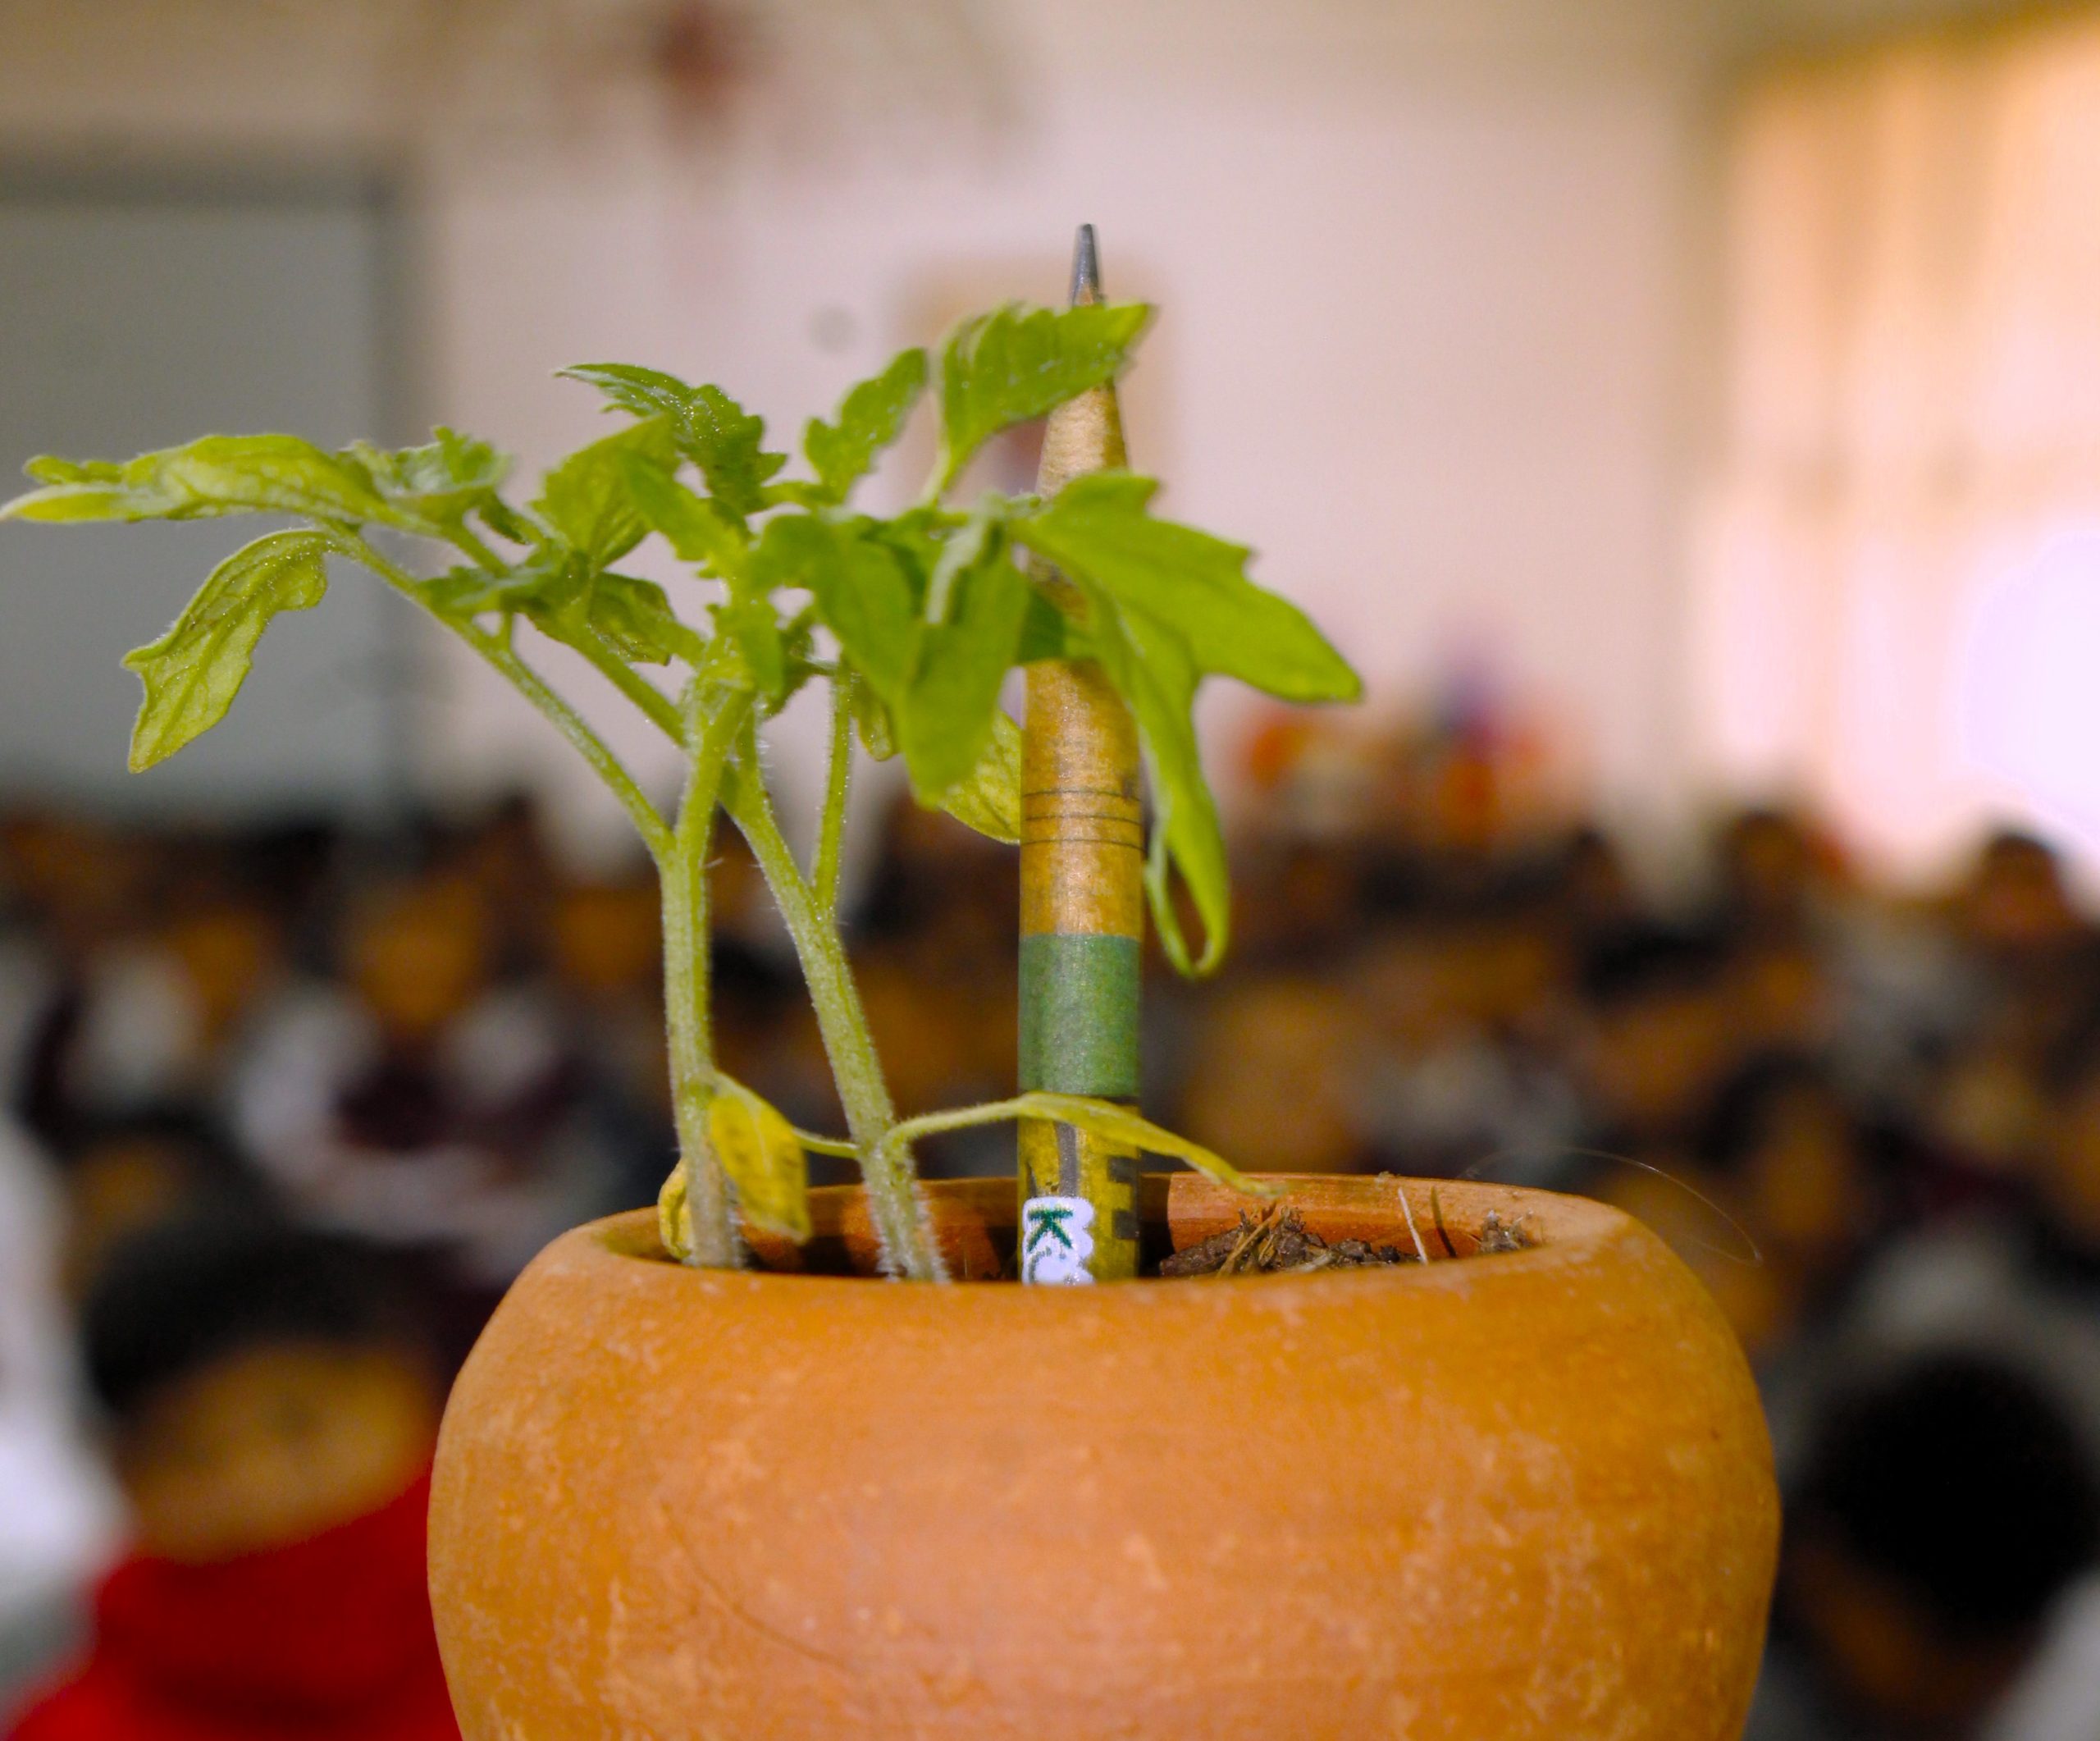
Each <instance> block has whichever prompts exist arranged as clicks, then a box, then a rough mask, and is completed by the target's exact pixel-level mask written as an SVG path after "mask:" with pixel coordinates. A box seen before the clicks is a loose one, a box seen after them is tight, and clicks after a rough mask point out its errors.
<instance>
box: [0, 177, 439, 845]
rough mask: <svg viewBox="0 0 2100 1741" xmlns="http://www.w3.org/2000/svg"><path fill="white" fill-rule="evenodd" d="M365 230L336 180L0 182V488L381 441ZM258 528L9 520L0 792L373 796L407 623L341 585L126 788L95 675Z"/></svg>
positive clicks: (380, 237)
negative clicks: (202, 459) (207, 437)
mask: <svg viewBox="0 0 2100 1741" xmlns="http://www.w3.org/2000/svg"><path fill="white" fill-rule="evenodd" d="M390 222H391V219H390V214H389V208H388V205H387V203H386V200H385V199H383V198H382V197H381V195H380V194H379V192H378V190H376V189H374V188H373V187H372V186H371V185H368V184H367V183H365V182H363V181H362V180H357V179H354V178H349V177H332V176H324V175H317V176H313V177H311V178H301V179H295V180H287V181H277V180H266V181H263V182H259V183H258V182H254V181H251V180H242V179H240V178H239V177H231V178H230V177H228V176H223V175H217V174H212V175H204V174H202V173H201V172H200V174H199V176H198V177H197V178H195V179H194V180H193V179H189V178H187V177H182V176H177V177H175V178H173V179H170V178H168V177H166V176H162V175H161V174H160V173H159V172H156V173H155V174H154V175H153V176H142V177H139V178H130V177H127V176H123V175H120V174H116V173H115V172H112V173H110V174H107V175H105V174H103V173H100V172H97V173H94V174H92V175H86V176H74V175H71V174H67V173H44V172H40V171H38V172H28V173H25V174H24V175H22V176H19V177H15V178H11V179H7V180H0V471H4V473H5V477H4V478H0V491H4V493H5V494H7V495H11V494H13V493H14V488H15V485H14V482H12V480H14V479H16V478H18V477H19V475H20V468H21V464H22V462H23V461H24V460H25V459H29V458H30V456H31V455H34V454H39V453H57V454H62V455H66V456H67V457H69V458H80V457H93V458H104V459H107V458H118V459H121V458H128V457H129V456H130V455H132V454H134V453H137V452H139V451H141V450H144V449H146V448H149V447H162V446H171V445H172V444H175V443H176V442H180V441H189V439H191V438H192V437H193V436H199V435H204V434H232V433H242V432H251V431H263V430H272V431H282V432H287V433H290V434H295V435H303V436H308V438H309V439H312V440H313V441H319V442H322V444H324V445H326V446H336V445H339V444H340V443H343V442H346V441H350V440H351V439H353V438H354V437H356V436H377V435H383V434H384V433H386V425H387V423H389V421H390V417H389V413H390V409H391V408H390V406H389V405H388V404H386V391H385V388H386V384H387V370H388V361H387V359H386V355H385V346H386V342H387V339H388V337H389V330H388V329H389V315H390V308H389V307H388V303H389V300H390V296H391V294H392V286H391V283H390V271H389V268H388V262H389V260H390V234H389V230H390ZM279 523H281V522H276V521H274V520H270V521H258V520H257V519H250V518H247V517H241V518H237V519H228V520H216V521H214V520H203V521H198V522H195V523H190V524H188V525H183V526H174V527H156V528H149V529H147V530H144V531H141V530H139V529H136V528H130V527H121V526H115V527H89V528H71V527H68V528H45V527H34V526H10V527H8V528H7V537H6V538H5V539H4V540H0V610H4V612H5V618H4V620H5V622H6V624H7V633H5V634H4V635H0V788H4V789H5V791H6V792H7V793H8V794H9V795H16V794H20V793H25V792H29V793H37V794H39V795H42V796H49V797H62V798H66V799H68V800H73V799H76V798H78V797H81V796H83V795H86V796H89V797H92V798H93V799H94V800H95V801H97V802H101V803H104V804H107V805H109V806H111V807H116V806H121V807H125V808H126V809H129V810H133V811H140V810H146V811H155V812H156V813H158V814H162V815H166V814H168V813H170V812H185V813H191V814H194V813H196V812H198V811H205V812H211V813H216V814H218V815H220V816H225V815H226V814H228V813H231V812H243V811H244V812H248V813H249V814H253V813H254V812H256V811H267V810H269V809H272V808H281V807H285V806H287V805H288V804H301V805H306V806H320V805H329V804H335V805H349V806H353V807H357V806H363V807H371V806H372V805H374V804H376V803H377V802H380V801H381V800H382V799H383V798H384V797H386V795H387V790H388V788H389V787H390V784H391V783H392V781H393V780H394V779H395V775H396V773H397V764H398V763H399V761H401V760H402V757H403V756H404V753H405V746H404V744H403V743H401V742H400V741H399V735H400V729H399V724H398V722H397V721H396V720H395V719H394V718H393V717H392V715H395V714H398V712H399V710H398V709H395V710H390V709H389V708H388V707H387V706H386V695H387V692H388V690H389V688H390V686H392V685H393V684H394V683H395V681H396V680H397V679H398V677H399V673H400V669H401V663H402V651H403V645H404V643H403V642H402V640H401V634H402V632H403V631H402V629H401V627H400V625H401V624H402V623H403V622H404V621H405V620H406V618H405V614H404V613H401V612H399V609H398V606H396V605H395V603H394V601H390V600H388V599H385V598H383V597H382V596H381V593H380V590H379V589H378V588H377V587H371V586H365V585H345V586H338V587H335V588H334V589H333V590H332V591H331V593H330V595H329V596H328V597H327V598H326V599H325V600H323V601H322V604H321V605H319V607H318V608H317V609H315V610H312V611H308V612H301V613H299V614H298V615H292V616H288V617H286V618H285V619H284V620H282V621H281V622H279V623H278V624H275V625H274V626H273V627H272V628H271V630H270V642H271V645H270V647H268V648H267V651H266V652H265V654H264V656H263V657H262V658H261V659H259V660H258V661H257V663H256V669H255V672H254V675H253V679H252V681H251V682H250V683H249V684H248V685H247V686H246V688H245V689H244V692H243V694H242V696H241V699H240V706H237V707H235V709H234V710H233V711H232V713H231V715H229V716H228V718H227V720H226V724H224V725H223V726H222V727H221V728H220V729H217V730H215V731H213V732H212V733H210V734H209V735H208V737H206V738H203V740H202V741H200V742H199V743H197V744H195V745H194V746H192V747H190V748H189V749H188V750H186V751H185V752H184V753H183V754H182V755H180V756H178V757H176V759H175V760H174V761H171V762H169V763H168V764H167V765H166V766H165V767H162V768H159V769H157V770H154V772H153V775H152V776H151V777H150V778H148V779H140V780H130V779H127V778H126V775H125V772H124V765H125V756H124V747H125V743H126V740H127V738H128V737H129V735H130V722H131V715H132V713H133V711H134V710H135V708H136V707H137V706H138V700H139V684H138V680H137V679H135V678H134V677H133V676H132V675H131V674H130V673H129V672H128V671H126V670H125V669H123V668H122V666H121V665H120V664H119V660H121V658H122V657H123V656H124V654H125V653H126V651H129V650H130V648H132V647H138V646H140V645H141V644H143V643H144V642H148V641H151V640H152V639H153V637H155V636H156V635H158V634H159V633H161V631H162V629H163V628H166V627H167V624H169V623H170V622H171V620H173V619H174V617H175V616H176V613H177V612H178V611H179V610H180V609H181V608H182V605H183V603H184V602H185V601H186V600H187V599H188V598H189V595H190V593H191V592H193V591H194V589H195V588H196V587H197V586H198V585H199V583H200V582H202V581H203V578H204V576H205V575H206V574H207V573H209V572H210V570H211V569H212V565H213V564H215V563H216V562H217V561H218V560H220V559H221V557H223V556H225V555H227V554H228V553H230V552H231V551H233V550H235V549H236V548H237V547H238V546H240V545H242V544H244V543H246V542H247V541H249V539H251V538H253V537H257V536H258V535H259V534H260V533H262V532H265V531H267V530H271V529H273V528H274V527H275V526H276V525H277V524H279Z"/></svg>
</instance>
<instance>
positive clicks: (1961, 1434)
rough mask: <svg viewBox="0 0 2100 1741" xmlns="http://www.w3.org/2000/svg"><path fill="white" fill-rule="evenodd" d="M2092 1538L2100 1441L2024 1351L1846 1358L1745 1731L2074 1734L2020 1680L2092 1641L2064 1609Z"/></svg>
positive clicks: (2078, 1736)
mask: <svg viewBox="0 0 2100 1741" xmlns="http://www.w3.org/2000/svg"><path fill="white" fill-rule="evenodd" d="M2097 1556H2100V1476H2096V1473H2095V1469H2094V1465H2093V1455H2092V1450H2091V1446H2089V1443H2088V1442H2087V1441H2086V1440H2085V1439H2084V1437H2082V1436H2081V1435H2080V1434H2079V1432H2078V1431H2077V1430H2076V1428H2075V1426H2074V1424H2073V1423H2072V1421H2071V1420H2070V1418H2069V1417H2068V1416H2067V1415H2066V1413H2065V1412H2064V1410H2063V1409H2062V1407H2061V1404H2060V1403H2059V1401H2057V1398H2056V1397H2055V1396H2053V1395H2052V1393H2051V1392H2050V1391H2048V1389H2047V1388H2045V1387H2043V1386H2042V1385H2041V1384H2040V1383H2038V1382H2037V1381H2036V1380H2034V1378H2031V1377H2029V1375H2028V1374H2027V1373H2025V1372H2023V1371H2022V1370H2021V1369H2020V1367H2019V1366H2018V1365H2016V1364H2011V1363H2008V1362H2007V1361H2006V1360H2004V1359H2002V1358H1993V1357H1990V1356H1986V1355H1979V1354H1975V1353H1970V1352H1963V1351H1958V1350H1949V1351H1936V1352H1927V1353H1921V1354H1919V1355H1915V1356H1914V1357H1912V1358H1911V1359H1906V1360H1903V1361H1901V1362H1899V1363H1897V1364H1894V1365H1892V1366H1890V1367H1887V1368H1882V1369H1872V1370H1870V1371H1869V1372H1867V1373H1865V1374H1863V1375H1857V1374H1856V1375H1853V1376H1850V1377H1848V1378H1847V1379H1846V1380H1845V1381H1844V1382H1842V1383H1840V1384H1839V1385H1838V1386H1837V1387H1833V1390H1832V1391H1830V1392H1829V1393H1828V1395H1827V1396H1825V1397H1824V1400H1823V1401H1821V1402H1820V1403H1819V1405H1818V1406H1817V1408H1816V1410H1815V1418H1814V1420H1813V1423H1812V1425H1811V1427H1810V1435H1809V1443H1808V1448H1807V1454H1806V1460H1805V1462H1804V1465H1803V1466H1802V1468H1801V1472H1800V1474H1799V1477H1798V1479H1797V1481H1796V1483H1795V1484H1794V1487H1793V1491H1792V1494H1791V1497H1790V1503H1789V1506H1788V1509H1787V1533H1786V1541H1785V1545H1784V1550H1783V1555H1782V1561H1781V1569H1780V1579H1779V1595H1778V1605H1777V1607H1776V1609H1775V1615H1774V1633H1773V1638H1772V1643H1771V1645H1770V1647H1769V1651H1768V1653H1767V1657H1766V1665H1765V1670H1764V1677H1763V1679H1762V1681H1761V1682H1760V1688H1759V1692H1758V1698H1757V1703H1756V1707H1755V1710H1754V1711H1753V1713H1752V1717H1751V1726H1750V1729H1749V1731H1748V1741H1823V1738H1824V1737H1828V1738H1829V1741H2000V1738H2002V1737H2009V1736H2011V1735H2018V1736H2019V1737H2020V1741H2045V1737H2046V1741H2085V1737H2087V1736H2089V1734H2091V1733H2092V1732H2093V1731H2092V1730H2089V1729H2080V1728H2077V1727H2072V1728H2066V1729H2058V1730H2054V1731H2053V1732H2050V1731H2038V1730H2036V1729H2035V1727H2034V1724H2033V1721H2032V1718H2031V1716H2029V1715H2024V1714H2023V1707H2024V1706H2026V1705H2027V1701H2026V1700H2025V1697H2024V1692H2025V1688H2024V1687H2023V1683H2025V1682H2028V1681H2029V1680H2030V1679H2033V1678H2035V1677H2037V1676H2039V1675H2042V1674H2043V1673H2044V1672H2045V1671H2047V1670H2048V1666H2049V1665H2050V1662H2051V1659H2052V1656H2058V1657H2060V1656H2061V1653H2063V1652H2070V1653H2071V1654H2072V1655H2073V1656H2083V1655H2084V1652H2087V1651H2088V1650H2089V1648H2090V1646H2091V1643H2092V1642H2093V1641H2092V1640H2091V1639H2090V1638H2087V1637H2084V1636H2080V1635H2077V1634H2075V1632H2074V1633H2073V1634H2070V1635H2066V1631H2065V1629H2064V1628H2063V1626H2062V1624H2061V1622H2062V1621H2063V1620H2064V1619H2065V1618H2066V1615H2071V1616H2076V1617H2078V1618H2079V1622H2080V1624H2083V1618H2082V1606H2083V1605H2081V1604H2079V1603H2078V1602H2076V1601H2075V1596H2076V1594H2077V1592H2078V1589H2079V1579H2081V1577H2082V1576H2084V1575H2086V1574H2089V1572H2090V1570H2091V1569H2092V1567H2093V1563H2094V1561H2095V1559H2096V1557H2097ZM2067 1599H2070V1600H2068V1601H2067ZM2052 1622H2056V1623H2057V1625H2056V1626H2055V1627H2054V1628H2053V1632H2054V1636H2052ZM2030 1709H2031V1707H2030Z"/></svg>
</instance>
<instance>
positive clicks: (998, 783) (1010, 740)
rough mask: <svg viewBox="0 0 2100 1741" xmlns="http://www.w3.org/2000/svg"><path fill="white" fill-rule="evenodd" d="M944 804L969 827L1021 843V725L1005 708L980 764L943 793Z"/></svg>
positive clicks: (995, 716) (994, 720)
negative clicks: (1011, 717)
mask: <svg viewBox="0 0 2100 1741" xmlns="http://www.w3.org/2000/svg"><path fill="white" fill-rule="evenodd" d="M878 705H879V704H878ZM940 807H941V808H942V809H943V810H944V811H947V813H948V814H949V815H950V816H953V817H954V818H955V819H956V821H958V822H960V823H961V824H962V825H963V826H964V827H966V828H974V829H976V830H977V832H978V833H979V834H984V835H988V836H989V837H990V838H991V839H993V840H1002V841H1004V842H1005V843H1007V845H1008V846H1017V845H1018V844H1020V727H1019V726H1018V725H1016V724H1014V722H1013V721H1012V720H1010V719H1008V718H1007V715H1006V713H1005V712H1004V711H1003V710H998V711H994V712H993V715H992V736H991V739H990V741H989V742H988V743H986V744H985V746H984V754H983V755H982V756H979V757H978V758H977V765H976V767H975V769H973V770H971V771H970V777H969V778H968V779H966V780H964V781H963V782H962V783H961V784H959V785H956V786H952V787H950V788H948V789H947V791H946V792H944V793H942V794H941V799H940Z"/></svg>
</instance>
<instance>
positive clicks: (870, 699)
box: [848, 665, 897, 761]
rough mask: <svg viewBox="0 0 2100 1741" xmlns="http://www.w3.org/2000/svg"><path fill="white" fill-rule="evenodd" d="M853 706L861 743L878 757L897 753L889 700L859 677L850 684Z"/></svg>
mask: <svg viewBox="0 0 2100 1741" xmlns="http://www.w3.org/2000/svg"><path fill="white" fill-rule="evenodd" d="M848 668H849V669H851V667H850V665H849V667H848ZM857 676H858V674H857V673H856V677H857ZM852 706H853V728H854V729H855V730H856V732H858V733H860V736H861V748H862V749H864V750H865V751H866V752H868V753H869V754H870V756H874V758H875V760H876V761H888V760H889V759H890V757H891V756H894V755H895V754H896V753H897V726H896V724H895V722H894V721H893V720H891V718H890V716H889V704H888V702H886V701H883V698H882V697H880V696H879V695H877V694H876V693H875V692H874V687H873V686H872V685H871V684H870V683H868V682H867V680H866V679H865V678H862V679H860V680H859V681H857V682H856V683H854V685H853V696H852Z"/></svg>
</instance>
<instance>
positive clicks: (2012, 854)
mask: <svg viewBox="0 0 2100 1741" xmlns="http://www.w3.org/2000/svg"><path fill="white" fill-rule="evenodd" d="M1948 916H1949V917H1950V919H1951V920H1952V923H1953V925H1954V929H1955V930H1956V934H1958V935H1959V936H1960V937H1961V939H1963V940H1964V941H1965V943H1966V944H1969V945H1970V947H1971V948H1975V949H1977V950H1979V951H1981V952H1983V953H1986V954H1988V955H1991V956H1993V957H1998V958H2000V959H2002V960H2007V961H2012V962H2019V961H2023V960H2029V959H2033V958H2034V957H2038V956H2040V957H2047V956H2049V955H2052V954H2055V953H2059V952H2061V951H2062V950H2063V949H2065V948H2069V947H2070V946H2071V945H2074V944H2078V943H2080V942H2084V941H2086V940H2088V939H2089V929H2088V926H2087V925H2086V921H2085V920H2084V917H2083V916H2081V915H2080V914H2079V912H2078V910H2077V908H2076V907H2075V905H2074V903H2073V902H2072V900H2071V898H2070V889H2069V888H2068V887H2067V886H2066V883H2065V881H2064V875H2063V866H2062V865H2061V861H2059V860H2058V859H2057V855H2056V853H2055V852H2054V851H2053V850H2052V848H2050V847H2048V845H2047V844H2046V843H2043V841H2041V840H2038V839H2036V838H2035V837H2034V835H2032V834H2026V833H2024V832H2022V831H2021V830H2020V829H2000V830H1999V831H1998V832H1997V833H1996V834H1993V835H1991V836H1990V838H1989V839H1987V840H1986V841H1985V842H1984V844H1983V847H1982V849H1981V850H1980V851H1979V852H1978V853H1977V856H1976V860H1975V862H1974V865H1973V866H1971V867H1970V871H1969V873H1968V875H1966V876H1965V878H1964V879H1963V880H1962V881H1961V884H1959V886H1958V887H1957V888H1956V889H1955V892H1954V893H1953V895H1952V898H1951V899H1950V901H1949V902H1948Z"/></svg>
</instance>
